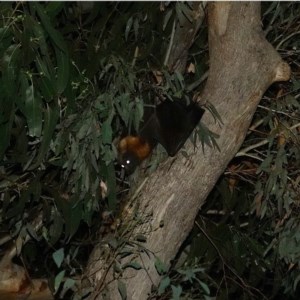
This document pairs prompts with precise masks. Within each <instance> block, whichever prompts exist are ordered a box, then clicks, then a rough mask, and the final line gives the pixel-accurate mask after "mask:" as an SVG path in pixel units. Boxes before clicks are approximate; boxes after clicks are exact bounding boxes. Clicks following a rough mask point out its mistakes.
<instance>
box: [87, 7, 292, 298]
mask: <svg viewBox="0 0 300 300" xmlns="http://www.w3.org/2000/svg"><path fill="white" fill-rule="evenodd" d="M208 18H209V51H210V70H209V77H208V80H207V83H206V86H205V89H204V91H203V93H202V95H201V99H204V101H208V102H210V103H211V104H212V105H214V107H215V108H216V110H217V111H218V113H219V114H220V115H221V118H222V121H223V124H222V125H219V124H216V122H215V121H214V118H213V117H212V116H211V115H210V113H209V112H206V113H205V115H204V117H203V120H202V121H203V123H204V124H205V125H206V126H207V127H208V128H209V129H210V130H211V131H213V132H215V133H217V134H218V135H219V136H220V137H219V138H218V139H217V142H218V146H219V147H220V149H221V151H218V150H217V149H213V148H209V147H205V148H204V153H203V151H202V150H201V149H200V148H199V149H198V150H197V151H196V152H195V151H194V147H193V145H191V143H190V142H187V143H186V149H187V151H188V153H189V154H190V155H191V156H190V158H189V159H188V160H187V159H186V158H185V157H183V156H182V155H180V154H178V155H177V158H176V160H175V161H173V160H172V159H169V160H168V161H167V162H166V163H164V164H162V165H161V166H160V167H159V169H158V170H157V171H156V172H154V173H153V174H152V175H151V176H150V177H149V178H148V180H147V181H146V183H145V184H144V185H143V186H142V187H141V191H140V195H139V197H138V199H136V200H135V201H134V202H133V203H134V204H136V205H138V206H139V207H138V211H135V210H134V209H131V208H129V207H128V210H127V215H126V221H124V223H126V224H133V222H135V223H134V224H135V229H134V231H133V232H131V234H130V235H126V237H128V236H129V237H130V241H131V242H132V244H131V245H132V246H131V247H130V245H129V243H128V244H127V245H126V247H127V248H130V249H132V251H135V255H132V256H129V257H126V262H128V261H130V260H134V261H136V262H139V263H140V265H141V266H143V268H142V269H141V270H135V269H133V268H127V269H125V270H124V272H123V273H122V278H121V280H122V282H123V283H124V284H125V285H126V289H127V299H134V300H141V299H147V295H148V294H149V293H150V291H151V286H152V285H155V286H157V285H158V284H159V281H160V276H159V275H158V273H157V271H156V269H155V267H154V260H155V259H154V255H155V256H156V257H159V259H160V260H161V261H163V262H164V263H165V264H166V265H167V266H170V261H171V260H172V259H173V258H174V257H175V255H176V253H177V252H178V249H179V247H180V246H181V244H182V242H183V241H184V240H185V239H186V237H187V235H188V234H189V232H190V230H191V229H192V227H193V223H194V219H195V217H196V215H197V213H198V210H199V209H200V207H201V205H202V204H203V203H204V201H205V199H206V197H207V195H208V194H209V192H210V191H211V190H212V188H213V187H214V185H215V183H216V181H217V180H218V178H219V176H220V175H221V174H222V173H223V171H224V169H225V168H226V166H227V165H228V163H229V161H230V160H231V159H232V158H233V157H234V155H235V153H236V152H237V151H238V150H239V148H240V146H241V144H242V142H243V140H244V137H245V135H246V132H247V129H248V127H249V125H250V122H251V119H252V117H253V114H254V112H255V110H256V107H257V105H258V103H259V101H260V99H261V97H262V95H263V94H264V92H265V91H266V89H267V88H268V87H269V86H270V84H272V83H273V82H275V81H284V80H288V79H289V75H290V69H289V66H288V65H287V64H286V63H284V62H283V61H282V60H281V58H280V57H279V55H278V53H277V52H276V51H275V50H274V49H273V47H272V46H271V45H270V44H269V43H268V42H267V41H266V39H265V37H264V34H263V31H262V29H261V20H260V4H259V3H257V2H218V3H210V4H209V5H208ZM137 215H138V217H137ZM136 219H139V222H137V221H133V220H136ZM141 220H142V221H141ZM138 234H143V235H145V236H146V237H147V242H146V243H144V244H142V245H143V247H145V249H148V250H149V252H148V253H146V251H143V252H139V253H137V251H136V250H135V249H136V248H135V247H134V245H136V236H137V235H138ZM134 242H135V243H134ZM105 247H106V248H105ZM103 249H104V250H103ZM105 249H107V250H105ZM103 251H104V252H106V253H109V254H112V256H113V258H110V259H108V258H107V259H106V260H105V263H104V259H103ZM113 252H114V253H113ZM100 253H102V256H101V255H100ZM149 253H151V254H149ZM115 261H118V262H120V263H123V262H124V260H122V259H120V258H119V257H118V252H117V251H115V250H112V247H109V246H108V245H106V246H102V247H96V248H95V250H94V251H93V253H92V255H91V258H90V264H89V267H88V273H87V274H90V275H89V280H91V282H92V284H93V286H94V288H95V293H94V295H93V297H91V298H94V297H95V296H96V295H97V294H99V291H100V290H101V289H102V288H103V286H104V285H106V286H107V287H108V290H109V294H110V299H114V300H115V299H121V297H120V295H119V292H118V281H117V280H112V279H113V277H114V275H113V273H112V272H111V271H107V270H108V268H109V266H110V265H112V264H113V263H114V262H115ZM106 275H107V276H106ZM118 276H119V277H120V276H121V275H120V273H119V275H118ZM120 287H122V285H120V282H119V288H120ZM121 290H122V288H121ZM100 298H101V296H98V299H100Z"/></svg>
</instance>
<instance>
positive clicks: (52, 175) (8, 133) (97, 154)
mask: <svg viewBox="0 0 300 300" xmlns="http://www.w3.org/2000/svg"><path fill="white" fill-rule="evenodd" d="M89 5H92V7H89ZM175 8H176V9H175ZM0 10H1V18H0V41H1V42H0V57H1V58H0V74H1V75H0V136H1V143H0V172H1V173H0V197H1V198H0V199H1V202H0V203H1V206H0V220H1V231H2V232H4V233H6V234H8V235H10V237H11V238H12V239H17V240H18V241H19V243H20V246H22V248H20V249H22V255H24V261H25V264H26V266H27V269H28V270H29V271H30V273H31V275H32V276H34V275H37V276H38V275H40V274H43V276H45V272H46V276H48V277H50V278H51V280H50V281H51V284H52V288H53V292H54V293H56V294H57V296H58V297H64V296H65V297H69V294H68V289H72V290H75V282H74V280H73V279H72V276H75V275H77V274H81V272H82V269H83V267H84V264H85V263H86V260H87V257H88V254H89V252H88V253H87V251H88V250H89V251H90V249H91V246H92V245H93V241H95V240H99V228H100V227H101V228H102V229H103V227H105V222H106V220H105V219H104V217H102V216H103V213H104V211H108V212H109V214H110V213H115V212H116V210H117V207H118V201H119V198H120V194H121V195H122V193H120V192H122V189H123V188H124V187H122V185H120V183H119V182H118V178H117V176H116V170H115V159H116V156H117V150H116V147H115V142H116V139H117V138H118V137H119V136H120V134H121V133H122V132H123V130H124V128H127V129H128V130H129V131H136V130H138V127H139V124H140V122H141V120H142V118H143V117H144V110H145V107H148V106H151V105H152V106H153V104H154V100H155V97H163V98H171V99H174V98H183V97H184V98H186V100H187V101H189V98H190V95H189V92H191V91H192V90H191V89H190V90H189V91H188V90H187V85H186V84H187V83H191V82H192V80H190V79H187V78H184V77H183V76H182V75H181V74H179V73H175V74H169V72H167V71H166V70H165V69H164V67H163V62H164V57H165V53H166V51H167V48H168V46H169V36H170V33H171V29H172V22H173V21H174V20H175V19H176V18H180V19H183V18H184V17H185V18H189V16H190V13H191V10H190V8H189V7H188V6H187V5H185V4H170V3H169V4H160V5H159V4H157V3H147V4H145V3H128V2H124V3H121V2H120V3H113V2H106V3H104V2H103V3H100V2H95V3H91V4H84V3H75V2H73V3H71V2H70V3H67V2H66V3H63V2H49V3H37V2H32V3H30V2H29V3H25V2H15V3H13V2H3V3H1V4H0ZM196 56H197V55H196ZM196 56H194V57H196ZM194 63H195V61H194ZM157 69H158V70H161V71H162V72H163V74H162V75H163V77H162V78H163V82H162V84H157V83H156V82H155V80H154V79H153V73H152V71H155V70H157ZM201 75H202V73H201V72H200V73H197V75H196V79H199V78H200V77H201ZM189 81H190V82H189ZM122 184H123V183H122ZM30 239H32V240H31V242H30V243H28V242H27V243H26V242H25V243H23V241H24V240H26V241H28V240H30ZM136 240H137V241H140V242H143V241H144V240H145V237H144V236H142V235H140V236H139V237H136ZM75 241H76V242H75ZM78 245H80V246H78ZM113 245H114V243H113V240H112V241H111V246H112V247H113ZM119 246H120V245H119V244H118V243H117V244H116V245H115V248H116V249H118V248H119ZM124 251H125V250H124ZM39 252H40V253H43V255H41V256H33V253H39ZM123 255H126V251H125V252H124V253H123ZM45 257H46V259H44V258H45ZM32 265H35V266H39V267H38V270H37V268H33V267H31V266H32ZM78 265H79V266H80V268H78ZM122 268H123V269H125V268H134V269H136V270H138V269H140V268H141V266H140V265H139V264H137V263H136V262H134V261H133V262H130V263H129V264H127V265H125V266H122ZM122 268H121V269H122ZM54 274H55V275H54ZM119 290H120V294H121V295H122V297H125V296H126V289H124V287H123V286H122V282H120V283H119Z"/></svg>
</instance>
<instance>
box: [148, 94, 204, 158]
mask: <svg viewBox="0 0 300 300" xmlns="http://www.w3.org/2000/svg"><path fill="white" fill-rule="evenodd" d="M203 113H204V110H203V109H202V108H200V106H198V105H197V104H196V103H194V102H193V103H192V104H190V105H185V104H184V103H182V102H180V101H170V100H166V101H164V102H163V103H161V104H160V105H158V106H157V107H156V111H155V113H154V116H153V115H152V122H153V124H155V127H156V129H155V132H154V133H155V138H156V140H157V142H159V143H160V144H161V145H162V146H163V147H164V148H165V149H166V151H167V152H168V155H169V156H174V155H175V154H176V153H177V152H178V151H179V150H180V148H181V147H182V146H183V144H184V143H185V142H186V140H187V139H188V137H189V136H190V135H191V133H192V131H193V129H194V128H195V127H196V126H197V124H198V123H199V121H200V119H201V117H202V115H203Z"/></svg>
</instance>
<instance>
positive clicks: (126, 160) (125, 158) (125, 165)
mask: <svg viewBox="0 0 300 300" xmlns="http://www.w3.org/2000/svg"><path fill="white" fill-rule="evenodd" d="M119 163H120V166H121V168H122V169H124V170H125V172H126V173H127V174H128V175H130V174H132V173H133V172H134V171H135V169H136V167H137V166H138V165H139V164H140V159H139V158H138V157H137V155H136V153H133V152H131V151H127V152H125V153H123V154H121V155H120V156H119Z"/></svg>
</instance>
